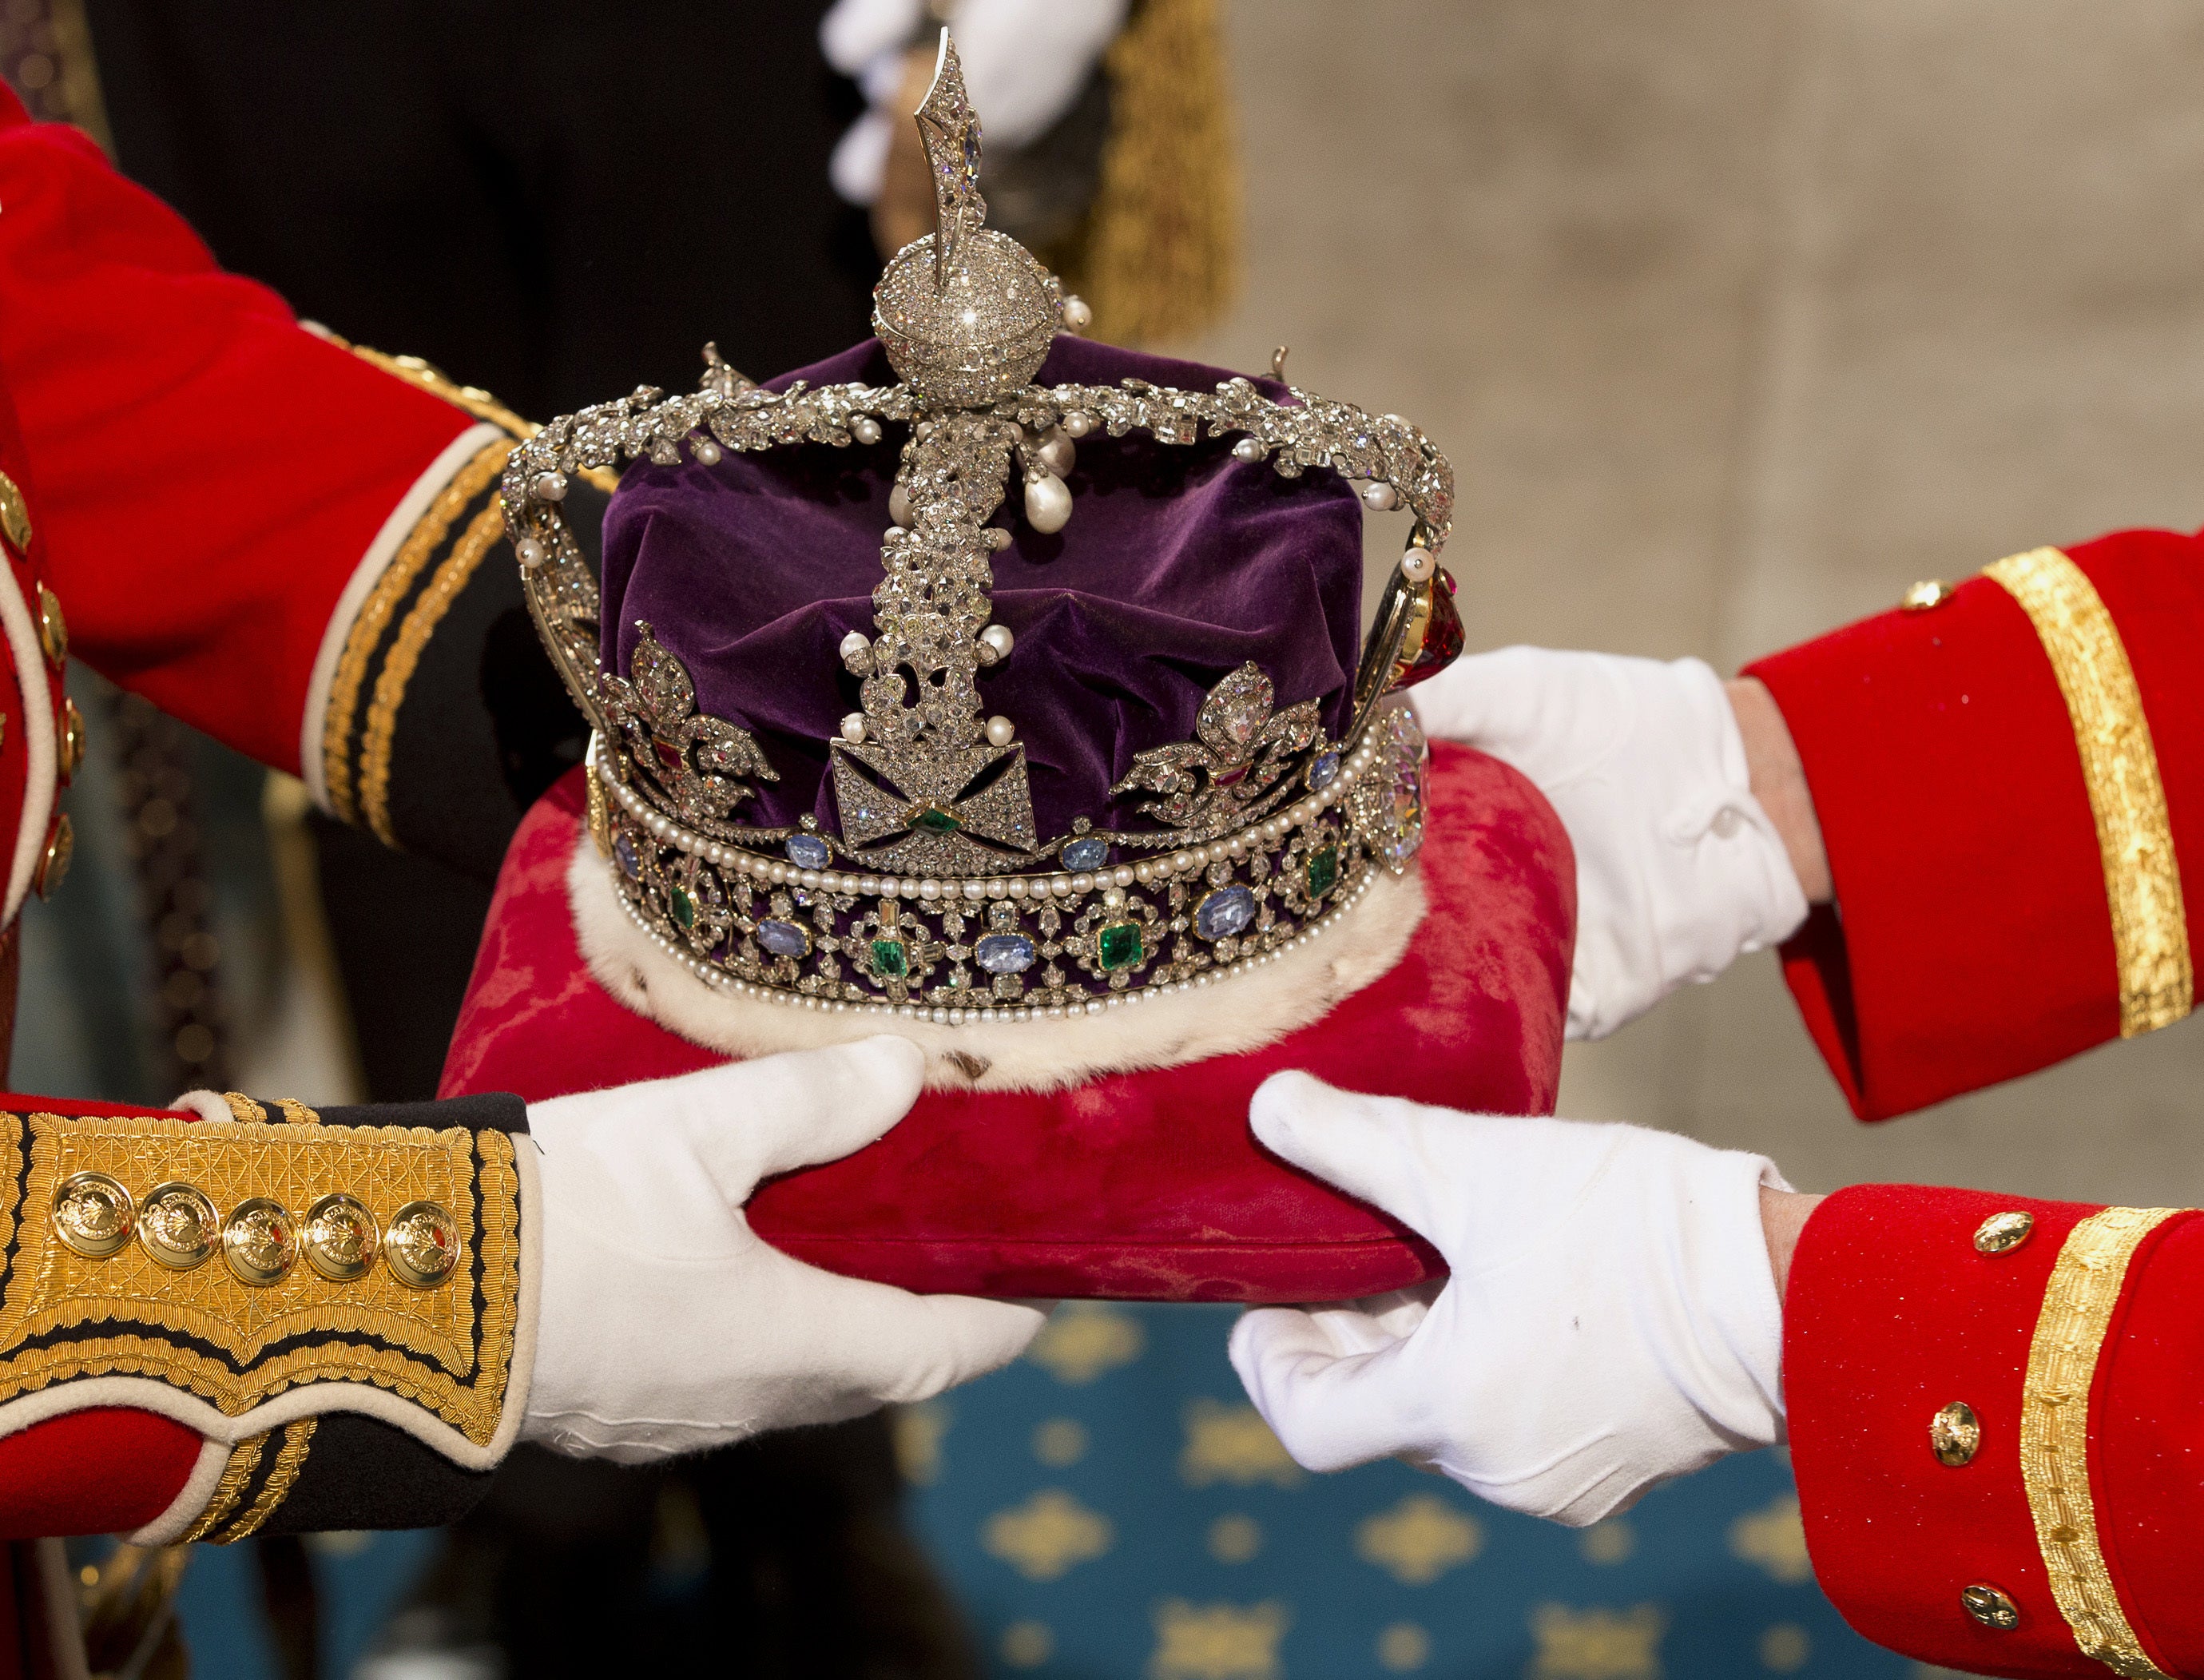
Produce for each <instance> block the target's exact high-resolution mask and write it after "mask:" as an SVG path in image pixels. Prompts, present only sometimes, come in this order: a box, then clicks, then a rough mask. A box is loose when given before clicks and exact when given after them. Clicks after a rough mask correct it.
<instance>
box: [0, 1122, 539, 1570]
mask: <svg viewBox="0 0 2204 1680" xmlns="http://www.w3.org/2000/svg"><path fill="white" fill-rule="evenodd" d="M284 1106H285V1108H286V1110H287V1113H288V1114H289V1117H290V1119H291V1121H293V1122H294V1123H291V1124H275V1125H270V1124H268V1123H266V1122H264V1121H198V1122H196V1123H193V1122H191V1121H182V1120H176V1119H171V1118H167V1117H164V1116H157V1115H148V1116H126V1115H114V1116H99V1117H92V1118H76V1119H64V1118H62V1117H61V1116H59V1115H50V1114H31V1115H17V1114H0V1257H4V1263H5V1270H4V1272H0V1401H5V1400H8V1399H14V1398H15V1397H16V1396H18V1395H20V1394H23V1393H29V1392H32V1391H33V1390H36V1389H39V1388H43V1387H47V1386H48V1385H50V1384H52V1383H56V1382H64V1381H70V1380H72V1379H75V1378H80V1377H86V1376H96V1375H144V1376H151V1377H155V1378H157V1379H160V1380H161V1381H166V1382H169V1383H171V1384H174V1385H175V1386H176V1387H181V1388H186V1389H188V1390H189V1391H191V1392H192V1393H196V1394H198V1395H200V1396H202V1397H203V1398H204V1399H206V1400H208V1401H210V1402H211V1403H212V1404H213V1405H215V1406H216V1408H217V1409H218V1410H220V1411H222V1412H224V1413H225V1414H227V1415H228V1416H231V1417H238V1416H241V1415H242V1414H244V1413H246V1412H248V1411H252V1408H253V1407H255V1406H257V1405H260V1404H261V1403H262V1402H264V1401H265V1400H268V1399H271V1398H273V1397H274V1396H275V1395H276V1394H279V1393H282V1392H284V1391H285V1390H286V1389H288V1388H291V1387H297V1386H299V1385H300V1384H304V1383H311V1382H358V1383H369V1384H373V1385H375V1386H376V1387H382V1388H386V1389H388V1390H391V1391H392V1392H394V1393H397V1394H399V1395H400V1396H402V1397H403V1398H405V1399H407V1400H409V1401H412V1403H413V1404H415V1405H419V1406H421V1407H423V1408H424V1409H425V1410H427V1411H430V1412H432V1413H433V1414H434V1415H435V1416H436V1417H439V1418H441V1420H443V1422H445V1423H447V1424H449V1425H450V1426H451V1427H452V1428H453V1429H456V1430H457V1431H458V1432H459V1434H460V1435H462V1436H464V1437H465V1439H466V1440H469V1441H471V1442H472V1443H474V1444H475V1445H476V1446H487V1445H489V1441H490V1440H491V1438H492V1437H493V1436H494V1435H495V1434H496V1432H497V1428H498V1423H499V1418H500V1416H501V1411H502V1409H503V1405H504V1401H505V1392H506V1384H507V1376H508V1375H509V1369H510V1366H511V1364H512V1351H513V1339H514V1334H515V1321H516V1315H517V1312H518V1297H519V1287H520V1265H521V1252H520V1228H519V1227H520V1214H519V1201H518V1189H519V1181H518V1174H517V1173H516V1171H515V1168H514V1165H513V1149H512V1139H510V1138H508V1137H507V1135H506V1134H505V1133H502V1132H498V1131H490V1130H484V1131H471V1130H468V1129H466V1128H465V1127H452V1128H449V1129H447V1130H442V1131H432V1130H429V1129H427V1128H425V1127H397V1126H388V1127H372V1126H358V1127H353V1126H331V1125H319V1124H315V1123H312V1121H313V1115H312V1111H311V1109H304V1108H302V1107H301V1108H297V1109H295V1112H293V1111H292V1110H293V1105H288V1104H287V1105H284ZM210 1225H211V1226H212V1227H213V1228H211V1229H210V1228H208V1227H209V1226H210ZM304 1443H305V1437H304V1436H302V1437H300V1438H299V1441H298V1442H297V1443H296V1450H295V1452H293V1460H292V1464H291V1470H290V1472H289V1475H288V1476H287V1477H286V1478H285V1480H284V1484H283V1485H284V1486H285V1487H286V1488H287V1487H288V1485H289V1482H290V1481H291V1480H293V1479H295V1476H296V1475H297V1470H298V1465H299V1463H300V1462H302V1461H303V1455H304V1453H305V1444H304ZM292 1445H293V1444H292V1443H290V1442H287V1443H286V1447H285V1450H286V1451H290V1450H291V1447H292ZM232 1468H233V1469H236V1468H237V1466H236V1463H235V1462H234V1461H233V1465H232ZM218 1497H219V1496H218ZM273 1508H274V1505H273V1503H272V1502H271V1504H270V1506H269V1509H270V1510H272V1509H273ZM266 1515H267V1512H266V1511H262V1512H261V1517H260V1519H259V1520H264V1519H265V1517H266ZM253 1526H254V1527H258V1521H256V1522H255V1523H254V1524H253Z"/></svg>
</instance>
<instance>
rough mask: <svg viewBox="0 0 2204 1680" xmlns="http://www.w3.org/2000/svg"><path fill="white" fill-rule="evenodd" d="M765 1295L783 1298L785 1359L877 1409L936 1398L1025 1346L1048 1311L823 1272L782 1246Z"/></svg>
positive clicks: (822, 1388) (830, 1389) (769, 1256)
mask: <svg viewBox="0 0 2204 1680" xmlns="http://www.w3.org/2000/svg"><path fill="white" fill-rule="evenodd" d="M760 1259H761V1261H764V1262H766V1263H767V1264H769V1266H770V1268H771V1273H772V1276H771V1281H770V1283H768V1284H763V1285H762V1287H761V1293H767V1294H769V1295H771V1296H772V1297H773V1298H777V1299H778V1300H779V1303H780V1308H779V1311H778V1313H777V1314H776V1315H775V1316H776V1318H777V1319H778V1321H779V1322H778V1326H777V1334H778V1336H779V1352H778V1354H777V1357H778V1358H779V1360H780V1361H781V1362H782V1363H783V1364H785V1366H786V1367H787V1368H788V1369H791V1371H792V1372H794V1373H798V1374H801V1375H803V1378H804V1380H805V1381H806V1382H807V1384H809V1385H811V1386H814V1387H816V1389H817V1390H818V1392H819V1393H821V1394H822V1395H834V1394H845V1395H850V1396H854V1397H860V1398H862V1399H866V1400H868V1401H870V1402H871V1403H873V1404H874V1405H909V1404H910V1403H912V1402H914V1401H917V1400H923V1399H931V1398H932V1397H933V1396H934V1395H936V1394H938V1393H941V1392H942V1390H944V1389H945V1388H954V1387H957V1385H958V1384H959V1383H963V1382H969V1381H971V1380H972V1379H973V1378H974V1377H977V1376H985V1375H986V1374H987V1373H988V1372H989V1371H992V1370H998V1369H1001V1368H1002V1367H1003V1366H1004V1365H1007V1364H1010V1361H1011V1360H1013V1359H1015V1358H1017V1357H1018V1355H1020V1354H1021V1353H1022V1352H1025V1351H1026V1348H1027V1346H1028V1344H1029V1343H1031V1341H1032V1340H1033V1339H1034V1337H1035V1336H1036V1335H1038V1334H1040V1328H1041V1326H1043V1325H1044V1324H1046V1323H1047V1322H1048V1315H1047V1313H1046V1312H1045V1311H1043V1310H1040V1309H1039V1308H1037V1307H1034V1306H1029V1305H1026V1304H1022V1303H1020V1302H1016V1301H993V1300H985V1299H981V1298H979V1297H976V1296H971V1295H918V1294H914V1293H911V1292H910V1291H909V1290H907V1289H897V1288H894V1287H891V1286H889V1285H887V1284H884V1283H868V1282H866V1281H862V1280H861V1279H858V1278H852V1277H844V1276H842V1275H840V1274H839V1273H836V1272H828V1271H822V1270H821V1269H819V1268H818V1267H815V1266H808V1265H805V1264H804V1263H803V1262H802V1261H799V1260H795V1259H791V1257H788V1256H787V1255H785V1254H782V1253H781V1252H779V1251H778V1250H776V1249H765V1250H763V1251H762V1253H761V1256H760Z"/></svg>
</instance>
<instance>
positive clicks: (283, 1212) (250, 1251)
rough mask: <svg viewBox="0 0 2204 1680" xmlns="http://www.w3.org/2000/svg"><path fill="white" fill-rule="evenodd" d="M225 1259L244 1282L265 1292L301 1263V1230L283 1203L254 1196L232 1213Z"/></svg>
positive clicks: (225, 1229) (224, 1230) (224, 1232)
mask: <svg viewBox="0 0 2204 1680" xmlns="http://www.w3.org/2000/svg"><path fill="white" fill-rule="evenodd" d="M222 1259H223V1260H224V1261H226V1262H227V1263H228V1266H229V1269H230V1272H231V1274H232V1275H234V1277H235V1278H236V1279H237V1281H239V1282H240V1283H243V1284H249V1285H251V1286H252V1287H253V1288H255V1289H264V1288H266V1287H268V1286H269V1285H270V1284H271V1283H281V1281H283V1280H284V1278H285V1277H286V1276H287V1275H289V1273H290V1270H291V1268H292V1267H293V1266H295V1265H297V1264H298V1263H299V1227H297V1225H295V1224H294V1223H293V1222H292V1219H291V1215H290V1213H289V1211H288V1210H287V1209H286V1208H285V1207H284V1206H283V1204H281V1202H278V1201H275V1200H274V1199H272V1198H270V1197H266V1196H250V1197H247V1198H246V1199H245V1200H244V1201H242V1202H240V1203H239V1204H237V1205H236V1206H235V1207H234V1208H232V1209H231V1210H229V1221H228V1223H227V1224H225V1225H224V1226H223V1227H222Z"/></svg>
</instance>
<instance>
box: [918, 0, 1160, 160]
mask: <svg viewBox="0 0 2204 1680" xmlns="http://www.w3.org/2000/svg"><path fill="white" fill-rule="evenodd" d="M1128 5H1129V0H962V3H960V4H959V5H958V6H957V21H956V22H955V23H954V24H953V25H952V26H951V29H950V33H951V36H953V37H954V38H955V39H956V42H957V58H958V60H959V61H960V62H962V63H963V67H964V86H965V89H966V92H968V93H969V96H970V98H971V101H972V109H974V110H975V111H977V112H978V113H979V114H980V117H981V121H983V122H985V123H986V127H987V139H988V142H989V144H991V145H1004V146H1008V147H1009V148H1010V149H1011V150H1012V151H1016V150H1017V149H1018V148H1020V147H1022V146H1027V145H1032V144H1033V142H1034V141H1035V140H1037V139H1040V137H1041V136H1042V135H1044V134H1046V133H1047V132H1048V131H1049V130H1050V129H1051V128H1052V127H1055V126H1056V124H1057V122H1058V121H1059V120H1060V119H1061V118H1062V117H1063V115H1064V113H1065V112H1067V111H1069V109H1071V107H1072V104H1073V102H1074V101H1075V100H1076V99H1077V98H1078V97H1079V94H1080V92H1081V89H1083V88H1084V87H1085V86H1087V78H1088V77H1089V76H1090V75H1092V74H1093V71H1094V67H1095V65H1096V64H1097V63H1099V62H1100V60H1101V57H1102V55H1103V53H1104V52H1105V50H1108V48H1109V45H1110V43H1111V41H1112V40H1114V39H1116V38H1117V32H1118V31H1119V30H1120V29H1122V28H1123V27H1125V13H1126V11H1127V9H1128Z"/></svg>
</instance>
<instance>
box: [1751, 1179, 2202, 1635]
mask: <svg viewBox="0 0 2204 1680" xmlns="http://www.w3.org/2000/svg"><path fill="white" fill-rule="evenodd" d="M2016 1237H2017V1238H2018V1240H2017V1241H2015V1240H2014V1239H2015V1238H2016ZM2200 1300H2204V1219H2200V1218H2199V1216H2197V1215H2195V1214H2194V1213H2190V1212H2175V1211H2168V1210H2157V1209H2141V1210H2139V1209H2128V1208H2116V1209H2099V1208H2094V1207H2086V1206H2080V1205H2076V1204H2062V1203H2045V1202H2029V1201H2025V1200H2020V1199H2016V1198H2003V1197H1996V1196H1990V1195H1985V1194H1982V1193H1980V1192H1973V1191H1960V1190H1936V1189H1921V1188H1916V1187H1911V1186H1888V1185H1880V1186H1863V1187H1858V1188H1855V1189H1851V1190H1847V1191H1843V1192H1839V1193H1838V1194H1837V1195H1835V1196H1833V1197H1831V1198H1829V1199H1828V1201H1827V1202H1825V1203H1824V1204H1822V1207H1821V1208H1820V1209H1819V1210H1816V1214H1815V1216H1814V1217H1813V1219H1812V1221H1811V1222H1810V1223H1809V1224H1808V1226H1807V1227H1806V1231H1805V1234H1804V1238H1803V1239H1802V1240H1801V1242H1800V1244H1799V1247H1798V1254H1797V1257H1796V1259H1795V1260H1794V1262H1793V1264H1792V1273H1791V1280H1790V1283H1789V1286H1788V1288H1787V1291H1786V1300H1785V1347H1784V1386H1785V1391H1786V1396H1787V1399H1788V1405H1789V1411H1790V1426H1791V1450H1792V1463H1793V1465H1794V1468H1795V1470H1796V1471H1797V1475H1798V1493H1799V1499H1800V1501H1801V1504H1802V1505H1803V1507H1804V1516H1805V1523H1806V1536H1807V1542H1808V1546H1809V1547H1810V1552H1811V1555H1812V1558H1813V1561H1814V1567H1815V1572H1816V1577H1817V1578H1818V1579H1819V1581H1820V1582H1821V1584H1822V1588H1823V1589H1824V1590H1825V1591H1827V1592H1828V1594H1829V1596H1830V1598H1831V1599H1832V1600H1834V1602H1835V1603H1836V1605H1837V1606H1838V1608H1839V1609H1840V1611H1842V1612H1843V1613H1844V1615H1845V1617H1846V1619H1847V1620H1848V1621H1850V1622H1851V1624H1852V1625H1853V1626H1854V1627H1855V1628H1857V1630H1859V1631H1860V1632H1861V1633H1863V1634H1864V1635H1865V1636H1867V1637H1869V1638H1870V1639H1873V1640H1875V1641H1876V1642H1879V1643H1881V1644H1884V1645H1887V1646H1890V1647H1893V1648H1895V1649H1897V1650H1899V1651H1902V1652H1905V1653H1907V1654H1909V1655H1911V1656H1914V1657H1917V1658H1919V1659H1923V1660H1924V1661H1928V1662H1932V1663H1937V1664H1941V1665H1946V1666H1948V1667H1952V1668H1958V1669H1965V1670H1970V1671H1978V1672H1982V1673H1994V1674H2007V1675H2023V1676H2027V1675H2101V1674H2103V1673H2104V1672H2105V1671H2106V1669H2107V1668H2110V1669H2112V1671H2115V1672H2118V1673H2120V1674H2125V1675H2136V1676H2148V1675H2152V1674H2162V1675H2172V1676H2193V1675H2204V1594H2199V1593H2198V1592H2197V1591H2196V1590H2195V1581H2196V1578H2197V1573H2198V1569H2199V1566H2200V1565H2204V1408H2200V1407H2199V1406H2198V1405H2197V1404H2196V1398H2195V1397H2196V1395H2197V1393H2198V1392H2199V1387H2200V1384H2204V1315H2200V1314H2199V1313H2198V1312H2197V1310H2196V1306H2197V1303H2198V1302H2199V1301H2200Z"/></svg>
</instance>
